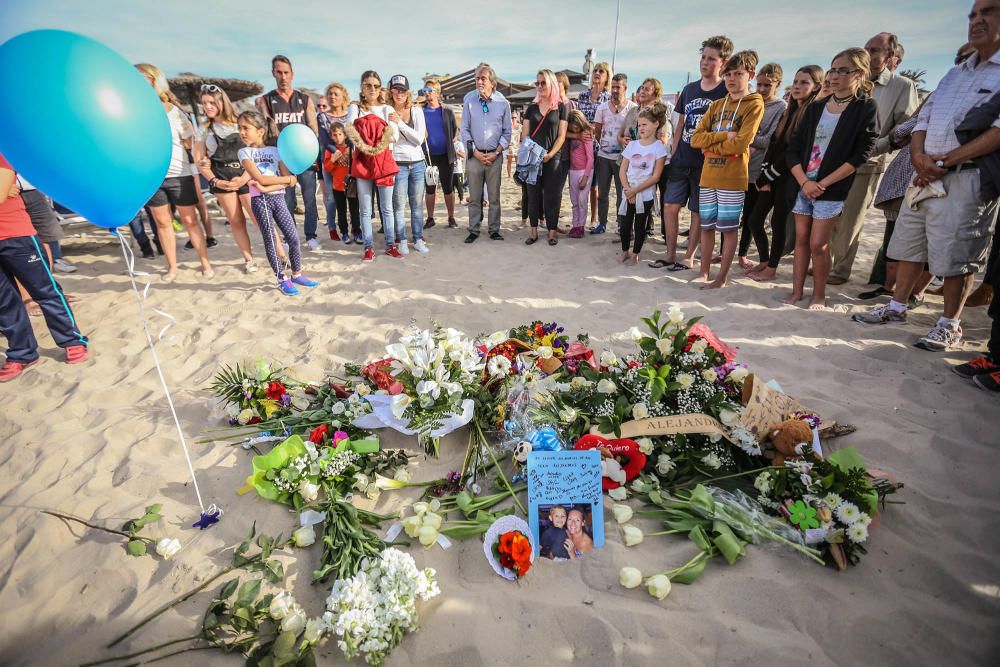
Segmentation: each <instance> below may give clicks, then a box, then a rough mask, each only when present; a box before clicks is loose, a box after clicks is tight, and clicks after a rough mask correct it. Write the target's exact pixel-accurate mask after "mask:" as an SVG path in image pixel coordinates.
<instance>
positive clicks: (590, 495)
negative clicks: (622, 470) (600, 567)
mask: <svg viewBox="0 0 1000 667" xmlns="http://www.w3.org/2000/svg"><path fill="white" fill-rule="evenodd" d="M601 491H602V489H601V455H600V452H598V451H597V450H589V451H558V452H532V453H531V454H529V455H528V521H529V525H530V528H531V535H532V538H533V542H534V545H535V555H537V556H542V557H543V558H551V559H553V560H573V559H576V558H582V557H584V556H586V555H587V554H588V553H590V552H591V551H593V550H594V549H596V548H599V547H602V546H604V504H603V497H602V495H601Z"/></svg>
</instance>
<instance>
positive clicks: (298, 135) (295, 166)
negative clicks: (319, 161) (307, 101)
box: [278, 123, 319, 174]
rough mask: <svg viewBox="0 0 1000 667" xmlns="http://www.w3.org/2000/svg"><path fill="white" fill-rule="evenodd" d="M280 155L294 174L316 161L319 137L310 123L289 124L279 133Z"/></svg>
mask: <svg viewBox="0 0 1000 667" xmlns="http://www.w3.org/2000/svg"><path fill="white" fill-rule="evenodd" d="M278 155H279V156H280V157H281V161H282V162H284V163H285V166H286V167H288V171H290V172H292V173H293V174H301V173H302V172H303V171H305V170H306V169H308V168H309V167H311V166H312V165H314V164H315V163H316V158H318V157H319V139H317V138H316V134H315V133H314V132H313V131H312V128H310V127H309V126H308V125H303V124H302V123H293V124H291V125H287V126H286V127H285V129H283V130H282V131H281V134H279V135H278Z"/></svg>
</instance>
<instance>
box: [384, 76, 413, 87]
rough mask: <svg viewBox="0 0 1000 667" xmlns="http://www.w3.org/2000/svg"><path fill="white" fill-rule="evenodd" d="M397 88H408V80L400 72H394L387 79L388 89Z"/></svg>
mask: <svg viewBox="0 0 1000 667" xmlns="http://www.w3.org/2000/svg"><path fill="white" fill-rule="evenodd" d="M393 88H399V89H400V90H409V89H410V81H409V80H408V79H407V78H406V77H405V76H403V75H402V74H395V75H393V77H392V78H391V79H389V89H390V90H391V89H393Z"/></svg>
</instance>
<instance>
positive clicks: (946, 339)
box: [914, 324, 962, 352]
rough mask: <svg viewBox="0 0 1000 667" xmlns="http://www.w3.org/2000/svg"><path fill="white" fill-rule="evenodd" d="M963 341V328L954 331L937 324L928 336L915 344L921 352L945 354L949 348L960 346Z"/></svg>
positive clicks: (956, 328)
mask: <svg viewBox="0 0 1000 667" xmlns="http://www.w3.org/2000/svg"><path fill="white" fill-rule="evenodd" d="M960 340H962V327H955V328H954V329H952V328H951V327H949V326H945V325H943V324H935V325H934V328H933V329H931V330H930V331H928V332H927V335H926V336H924V337H923V338H921V339H920V340H918V341H917V342H916V343H914V345H915V346H917V347H919V348H920V349H921V350H928V351H930V352H944V351H945V350H947V349H948V348H949V347H952V346H954V345H958V342H959V341H960Z"/></svg>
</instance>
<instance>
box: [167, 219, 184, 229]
mask: <svg viewBox="0 0 1000 667" xmlns="http://www.w3.org/2000/svg"><path fill="white" fill-rule="evenodd" d="M170 222H171V224H173V226H174V231H175V232H183V231H184V225H182V224H181V221H180V220H178V219H177V218H174V219H173V220H171V221H170Z"/></svg>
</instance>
